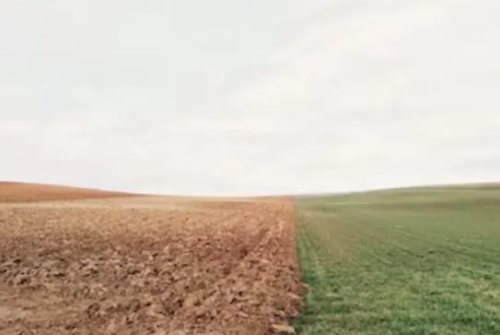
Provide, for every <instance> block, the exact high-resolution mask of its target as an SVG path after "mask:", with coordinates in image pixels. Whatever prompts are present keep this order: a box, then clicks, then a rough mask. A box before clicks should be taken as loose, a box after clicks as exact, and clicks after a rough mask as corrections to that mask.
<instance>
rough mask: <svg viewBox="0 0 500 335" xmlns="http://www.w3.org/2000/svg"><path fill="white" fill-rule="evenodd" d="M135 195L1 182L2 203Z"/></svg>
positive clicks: (0, 200)
mask: <svg viewBox="0 0 500 335" xmlns="http://www.w3.org/2000/svg"><path fill="white" fill-rule="evenodd" d="M133 195H134V194H131V193H122V192H110V191H101V190H94V189H85V188H76V187H69V186H59V185H44V184H32V183H21V182H8V181H0V203H15V202H39V201H51V200H76V199H96V198H114V197H126V196H133Z"/></svg>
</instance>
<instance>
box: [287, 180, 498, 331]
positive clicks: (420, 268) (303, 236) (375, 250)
mask: <svg viewBox="0 0 500 335" xmlns="http://www.w3.org/2000/svg"><path fill="white" fill-rule="evenodd" d="M299 210H300V213H301V217H300V220H301V222H300V225H299V233H298V235H299V237H298V240H299V246H298V248H299V255H300V258H301V271H302V276H303V280H304V281H305V282H306V283H307V284H309V289H308V293H307V297H306V308H305V310H304V311H303V315H302V316H301V317H300V318H299V319H298V320H296V322H295V326H296V328H297V331H298V332H299V334H303V335H313V334H315V335H322V334H329V335H333V334H342V335H349V334H353V335H354V334H356V335H364V334H366V335H368V334H370V335H390V334H394V335H396V334H397V335H420V334H421V335H424V334H425V335H431V334H439V335H447V334H449V335H451V334H453V335H459V334H463V335H470V334H482V335H487V334H491V335H493V334H500V189H497V188H472V187H450V188H440V189H424V188H422V189H414V190H393V191H384V192H368V193H363V194H356V195H348V196H345V195H344V196H336V197H324V198H307V199H306V198H304V199H301V200H300V201H299Z"/></svg>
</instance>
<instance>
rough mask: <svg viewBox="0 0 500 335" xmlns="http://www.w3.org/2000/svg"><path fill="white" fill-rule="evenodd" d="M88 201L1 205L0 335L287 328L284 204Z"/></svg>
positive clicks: (291, 308)
mask: <svg viewBox="0 0 500 335" xmlns="http://www.w3.org/2000/svg"><path fill="white" fill-rule="evenodd" d="M6 193H7V192H4V193H3V194H4V200H5V198H6V197H5V194H6ZM25 193H26V192H25ZM28 193H29V192H28ZM42 193H43V192H42ZM11 194H12V192H11ZM1 195H2V191H1V188H0V197H1ZM110 196H111V198H109V197H110ZM117 196H118V197H117ZM92 197H93V198H98V199H87V200H84V199H80V200H72V201H64V200H58V201H55V200H53V199H54V198H58V199H62V198H64V195H63V196H61V194H59V195H58V196H57V197H54V196H51V197H49V198H50V199H47V198H44V199H43V200H50V201H43V202H37V201H35V200H36V199H34V198H33V196H30V197H28V198H27V199H28V200H30V202H20V201H22V200H24V199H21V198H20V197H18V198H17V200H18V201H15V202H12V201H11V202H10V203H3V204H0V227H1V231H2V234H1V236H0V334H2V335H8V334H9V335H10V334H16V335H20V334H42V335H43V334H47V335H49V334H50V335H53V334H241V335H243V334H245V335H246V334H272V333H277V332H278V331H279V330H280V329H281V330H286V331H291V328H290V327H289V326H287V325H288V320H289V318H291V317H295V316H297V315H298V314H299V311H300V309H301V307H302V303H301V294H302V292H303V291H304V286H303V285H302V284H301V283H300V275H299V269H298V259H297V253H296V232H295V221H296V211H295V208H294V204H293V202H292V201H291V200H289V199H284V198H276V199H261V200H258V199H254V200H244V199H239V200H190V199H182V198H179V199H176V198H166V197H147V196H141V197H138V196H137V197H134V196H130V195H127V196H121V195H119V194H111V195H110V194H107V195H105V194H100V195H98V194H97V193H93V196H92ZM69 198H71V199H77V198H85V197H84V196H81V197H79V196H74V195H72V196H69ZM4 202H5V201H4Z"/></svg>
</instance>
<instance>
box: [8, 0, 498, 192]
mask: <svg viewBox="0 0 500 335" xmlns="http://www.w3.org/2000/svg"><path fill="white" fill-rule="evenodd" d="M499 9H500V5H499V4H497V3H496V2H493V1H488V0H467V1H451V0H434V1H430V0H425V1H424V0H421V1H415V0H414V1H412V0H392V1H389V0H385V1H383V0H370V1H369V0H355V1H333V2H332V1H322V0H315V1H309V2H307V4H306V3H305V2H303V1H287V2H272V3H271V2H266V1H263V0H259V1H256V2H251V3H240V2H234V1H229V0H218V1H213V2H210V3H208V2H207V3H205V2H201V1H195V0H191V1H148V2H144V3H141V4H139V3H138V2H131V1H120V2H118V1H112V0H106V1H97V0H90V1H86V2H76V1H64V2H61V1H55V0H48V1H44V2H43V3H41V2H36V1H33V0H24V1H18V2H17V1H16V2H5V3H2V4H0V151H1V152H2V163H1V164H0V179H16V180H28V181H38V182H52V183H63V184H73V185H81V186H89V187H100V188H110V189H118V190H130V191H142V192H154V193H170V194H214V195H216V194H222V195H232V194H272V193H302V192H330V191H331V192H335V191H345V190H358V189H367V188H376V187H393V186H401V185H415V184H432V183H448V182H469V181H476V180H498V179H500V164H498V159H496V157H497V156H498V149H497V148H496V147H495V143H498V142H500V135H498V134H499V133H498V129H499V126H500V114H499V109H500V98H499V96H498V88H499V87H500V65H499V63H498V61H497V60H498V59H499V58H500V47H499V45H498V43H496V40H497V36H496V34H497V31H498V30H500V24H498V23H497V18H496V15H495V13H498V10H499Z"/></svg>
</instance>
